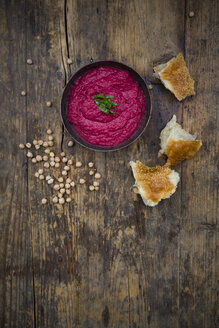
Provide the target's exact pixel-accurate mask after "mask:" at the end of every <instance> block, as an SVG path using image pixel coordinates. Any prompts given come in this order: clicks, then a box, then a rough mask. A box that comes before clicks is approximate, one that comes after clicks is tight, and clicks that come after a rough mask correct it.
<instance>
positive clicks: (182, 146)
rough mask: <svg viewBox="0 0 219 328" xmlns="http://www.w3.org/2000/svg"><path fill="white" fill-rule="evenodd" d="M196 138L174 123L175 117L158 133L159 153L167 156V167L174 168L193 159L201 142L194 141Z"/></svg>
mask: <svg viewBox="0 0 219 328" xmlns="http://www.w3.org/2000/svg"><path fill="white" fill-rule="evenodd" d="M195 139H196V136H195V135H192V134H190V133H188V132H186V131H185V130H183V129H182V127H181V125H180V124H178V123H176V115H173V117H172V119H171V120H170V121H169V122H168V123H167V125H166V126H165V128H164V129H163V130H162V131H161V133H160V140H161V143H160V146H161V149H160V151H159V153H161V154H166V155H167V156H168V162H167V163H168V165H170V166H175V165H177V164H178V163H180V162H181V161H183V160H184V159H188V158H191V157H193V156H194V155H195V154H196V153H197V151H198V150H199V148H200V147H201V145H202V142H201V140H195Z"/></svg>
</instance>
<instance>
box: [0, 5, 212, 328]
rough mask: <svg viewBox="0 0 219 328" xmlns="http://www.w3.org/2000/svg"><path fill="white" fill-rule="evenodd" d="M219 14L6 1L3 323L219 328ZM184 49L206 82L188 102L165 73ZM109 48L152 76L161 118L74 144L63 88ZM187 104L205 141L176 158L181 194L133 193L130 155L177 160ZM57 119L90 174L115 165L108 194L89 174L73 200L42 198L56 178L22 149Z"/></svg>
mask: <svg viewBox="0 0 219 328" xmlns="http://www.w3.org/2000/svg"><path fill="white" fill-rule="evenodd" d="M191 10H193V11H194V12H195V16H194V17H193V18H189V16H188V13H189V11H191ZM217 12H218V11H217V1H212V3H211V2H210V1H205V2H202V1H193V0H188V1H185V2H184V1H175V0H165V1H160V0H155V1H149V0H148V1H141V0H135V1H132V0H127V1H124V0H108V1H102V0H93V1H88V0H85V1H80V0H65V1H61V0H56V1H53V2H52V3H51V1H49V0H45V1H43V2H40V1H39V2H38V1H32V0H22V1H19V4H18V2H16V1H4V2H1V4H0V17H1V24H0V25H1V27H0V38H1V45H2V46H1V48H0V56H1V58H2V63H3V64H2V65H1V66H0V69H1V90H0V95H1V103H2V119H1V123H0V124H1V133H0V142H1V158H0V160H1V161H0V169H1V173H0V175H1V180H0V190H1V198H2V207H1V217H0V227H1V235H0V237H1V238H0V243H1V244H0V245H1V248H0V254H1V265H0V274H1V290H0V293H1V294H0V296H1V301H0V326H1V327H58V328H59V327H60V328H61V327H83V328H93V327H94V328H98V327H101V328H102V327H110V328H123V327H132V328H137V327H139V328H145V327H149V328H157V327H159V328H160V327H165V328H166V327H168V328H172V327H174V328H175V327H180V328H181V327H183V328H184V327H199V328H200V327H203V328H205V327H206V328H208V327H216V326H217V322H216V312H217V305H216V281H217V280H216V277H217V270H216V232H217V230H216V228H217V225H216V224H217V222H216V219H217V216H218V214H217V202H218V199H217V195H218V193H217V191H218V189H217V186H218V184H217V170H216V163H217V160H218V153H217V149H218V143H217V142H218V135H217V125H216V50H217V49H216V23H217ZM178 52H182V53H184V55H185V58H186V62H187V63H188V67H189V70H190V72H191V75H192V76H193V77H194V79H195V81H196V90H197V94H196V96H194V97H191V98H188V99H186V100H185V101H183V102H178V101H177V100H176V99H175V98H174V96H173V95H172V94H171V93H170V92H168V91H167V90H165V89H164V87H163V86H162V85H160V84H159V82H158V81H157V80H156V79H155V78H154V77H153V72H152V67H153V64H156V63H159V62H162V60H165V59H169V58H171V56H173V55H176V54H177V53H178ZM68 57H69V58H71V59H72V61H73V64H72V65H69V64H68V63H67V58H68ZM5 58H8V60H5ZM27 58H32V59H33V63H34V65H27V64H26V59H27ZM101 59H113V60H117V61H121V62H123V63H125V64H127V65H130V66H131V67H133V68H134V69H136V70H137V71H138V72H139V73H140V74H141V75H142V76H143V78H145V80H146V82H147V83H148V84H151V83H152V85H153V90H151V98H152V104H153V113H152V118H151V121H150V124H149V126H148V128H147V130H146V131H145V133H144V134H143V136H141V138H140V139H139V140H137V141H136V142H135V143H134V144H132V145H131V146H129V147H128V148H126V149H123V150H121V151H118V152H114V153H106V154H105V153H96V152H92V151H89V150H87V149H85V148H83V147H81V146H80V145H75V146H74V147H73V148H72V149H71V150H70V149H69V148H68V147H67V142H68V140H69V136H68V135H67V134H66V132H65V131H64V130H63V127H62V125H61V122H60V118H59V107H60V97H61V93H62V89H63V87H64V85H65V84H66V82H67V80H68V79H69V77H70V76H71V74H73V73H74V72H75V71H76V70H78V69H79V68H81V67H82V66H84V65H86V64H88V63H89V62H90V61H92V60H93V61H96V60H101ZM21 90H26V91H27V96H26V97H21V96H20V91H21ZM47 100H51V101H52V102H53V106H52V107H51V108H48V107H46V105H45V103H46V101H47ZM173 114H176V115H177V119H178V121H179V122H180V123H182V124H183V127H184V128H185V129H188V131H190V132H192V133H197V135H198V137H200V138H201V139H202V141H203V147H202V149H201V150H200V152H199V153H198V154H197V155H196V156H195V157H194V158H193V159H191V160H189V161H185V162H183V163H182V164H181V165H179V166H177V167H176V170H177V171H178V172H179V173H180V175H181V182H180V184H179V187H178V190H177V192H176V193H175V194H174V195H173V197H171V199H170V200H168V201H163V202H161V203H160V204H159V206H158V207H156V208H146V207H145V206H144V204H143V202H142V200H141V199H140V197H138V196H137V195H136V194H134V193H133V190H132V185H133V183H134V179H133V177H132V174H131V170H130V168H129V165H128V163H129V161H130V160H141V161H142V162H144V163H145V164H147V165H149V166H150V165H151V166H152V165H155V164H157V163H158V162H159V163H162V162H164V160H163V159H158V158H157V153H158V150H159V133H160V130H161V129H162V128H163V127H164V126H165V124H166V123H167V121H168V120H169V119H170V118H171V117H172V115H173ZM48 127H50V128H51V129H52V130H53V131H54V135H55V139H56V143H55V148H54V149H55V151H56V152H60V151H61V150H64V151H66V152H67V153H68V154H69V155H71V156H72V157H73V159H74V161H76V160H80V161H82V163H83V166H82V168H81V169H80V170H78V173H77V177H78V178H79V176H80V177H84V178H85V179H86V180H87V181H91V177H89V175H88V170H87V168H86V167H87V166H86V164H87V163H88V162H89V161H92V162H94V163H95V166H96V167H97V168H98V171H99V172H100V173H101V175H102V179H101V186H100V191H99V192H96V193H91V192H89V189H88V185H87V184H86V185H82V186H77V187H76V189H75V193H74V195H73V202H72V203H71V204H70V205H65V207H64V210H61V208H60V207H56V206H52V205H50V204H49V205H48V206H46V207H42V206H41V205H39V203H40V200H41V198H42V197H43V196H44V195H46V197H47V198H51V196H52V193H51V189H50V188H49V187H48V185H47V184H46V183H45V182H43V183H40V182H36V179H34V177H33V175H34V172H35V171H36V166H33V165H32V164H31V163H30V162H28V161H27V159H26V157H25V152H23V151H20V150H18V148H17V145H18V144H19V142H26V141H32V140H33V139H35V138H39V137H42V138H44V136H45V131H46V129H47V128H48ZM209 131H211V133H209ZM37 167H38V166H37Z"/></svg>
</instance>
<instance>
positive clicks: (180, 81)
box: [154, 54, 195, 100]
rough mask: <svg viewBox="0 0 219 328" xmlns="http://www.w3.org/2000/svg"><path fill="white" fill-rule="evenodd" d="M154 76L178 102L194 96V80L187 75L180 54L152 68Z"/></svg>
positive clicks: (187, 72)
mask: <svg viewBox="0 0 219 328" xmlns="http://www.w3.org/2000/svg"><path fill="white" fill-rule="evenodd" d="M154 72H155V74H154V75H155V76H156V77H157V78H159V79H160V80H161V82H162V83H163V84H164V86H165V87H166V88H167V89H168V90H170V91H171V92H172V93H173V94H174V95H175V97H176V98H177V99H178V100H182V99H184V98H186V97H187V96H191V95H194V94H195V90H194V80H193V78H192V77H191V75H190V74H189V71H188V69H187V67H186V63H185V60H184V58H183V55H182V54H179V55H178V56H177V57H174V58H172V59H171V60H170V61H168V62H167V63H165V64H161V65H158V66H155V67H154Z"/></svg>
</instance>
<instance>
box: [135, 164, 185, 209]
mask: <svg viewBox="0 0 219 328" xmlns="http://www.w3.org/2000/svg"><path fill="white" fill-rule="evenodd" d="M130 165H131V168H132V172H133V175H134V178H135V186H136V187H137V188H138V192H139V194H140V195H141V197H142V199H143V201H144V203H145V205H147V206H156V205H157V204H158V203H159V202H160V201H161V200H162V199H165V198H169V197H170V196H171V195H172V194H173V193H174V192H175V191H176V187H177V184H178V182H179V180H180V178H179V174H178V173H177V172H175V171H174V170H171V169H170V168H169V167H168V166H167V165H165V166H160V165H157V166H155V167H148V166H146V165H144V164H142V163H141V162H139V161H137V162H136V163H135V162H132V161H131V162H130Z"/></svg>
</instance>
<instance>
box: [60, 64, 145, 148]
mask: <svg viewBox="0 0 219 328" xmlns="http://www.w3.org/2000/svg"><path fill="white" fill-rule="evenodd" d="M101 66H107V67H114V68H118V69H121V70H125V71H128V72H129V73H130V75H131V76H132V77H133V79H134V80H135V81H136V82H137V83H138V84H139V86H140V87H141V89H142V91H143V94H144V97H145V114H144V117H143V119H142V122H141V124H140V126H139V128H138V129H137V130H136V131H135V133H134V134H133V135H132V136H131V137H130V138H128V139H126V140H125V141H123V142H122V143H121V144H119V145H116V146H110V147H105V146H96V145H92V144H90V143H89V142H87V141H86V140H84V139H83V138H82V137H81V136H80V135H79V134H78V133H77V132H76V131H75V129H74V127H73V126H72V125H71V123H70V122H69V120H68V118H67V111H68V96H69V93H70V91H71V88H72V86H73V84H74V83H75V81H76V80H78V78H79V77H81V76H82V75H84V74H85V73H87V72H88V71H89V70H91V69H94V68H98V67H101ZM150 117H151V100H150V95H149V91H148V89H147V86H146V83H145V81H144V80H143V78H142V77H141V76H140V75H139V74H138V73H137V72H136V71H134V70H133V69H132V68H131V67H129V66H126V65H124V64H122V63H119V62H114V61H98V62H94V63H92V64H89V65H86V66H84V67H82V68H81V69H80V70H79V71H77V72H76V73H75V74H74V75H73V76H72V77H71V78H70V80H69V81H68V83H67V85H66V87H65V89H64V91H63V94H62V101H61V118H62V121H63V124H64V126H65V128H66V130H67V131H68V133H69V134H70V135H71V136H72V138H73V139H74V140H75V141H76V142H78V143H79V144H80V145H82V146H84V147H86V148H89V149H92V150H97V151H104V152H107V151H114V150H119V149H122V148H124V147H127V146H129V145H130V144H131V143H132V142H134V141H135V140H136V139H137V138H139V137H140V135H141V134H142V133H143V132H144V130H145V128H146V126H147V125H148V122H149V120H150Z"/></svg>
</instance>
